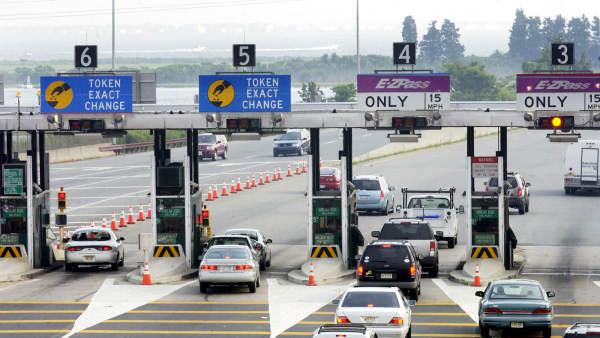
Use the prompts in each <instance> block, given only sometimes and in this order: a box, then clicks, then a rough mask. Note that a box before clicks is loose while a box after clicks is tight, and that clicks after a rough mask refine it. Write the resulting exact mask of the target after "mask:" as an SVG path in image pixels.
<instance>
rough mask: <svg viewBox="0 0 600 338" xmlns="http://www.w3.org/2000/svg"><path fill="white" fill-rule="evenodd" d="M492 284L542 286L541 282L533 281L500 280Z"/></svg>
mask: <svg viewBox="0 0 600 338" xmlns="http://www.w3.org/2000/svg"><path fill="white" fill-rule="evenodd" d="M492 284H535V285H541V283H540V282H538V281H536V280H533V279H499V280H497V281H494V282H492Z"/></svg>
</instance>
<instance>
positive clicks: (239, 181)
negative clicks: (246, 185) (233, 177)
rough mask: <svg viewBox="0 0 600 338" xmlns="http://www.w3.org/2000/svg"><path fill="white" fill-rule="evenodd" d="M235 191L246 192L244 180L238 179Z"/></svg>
mask: <svg viewBox="0 0 600 338" xmlns="http://www.w3.org/2000/svg"><path fill="white" fill-rule="evenodd" d="M235 190H237V191H243V190H244V189H242V180H241V179H240V178H239V177H238V180H237V184H236V186H235Z"/></svg>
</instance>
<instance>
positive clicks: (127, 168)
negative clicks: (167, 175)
mask: <svg viewBox="0 0 600 338" xmlns="http://www.w3.org/2000/svg"><path fill="white" fill-rule="evenodd" d="M131 169H137V168H130V167H124V168H117V169H112V170H110V171H107V172H108V173H109V174H112V173H115V172H121V171H126V170H131ZM97 174H98V173H97V172H93V173H89V174H81V175H75V176H69V178H71V179H72V178H74V177H75V178H76V177H79V178H81V177H88V178H89V177H90V176H94V175H97ZM110 177H111V176H104V177H103V178H110ZM55 180H61V178H55Z"/></svg>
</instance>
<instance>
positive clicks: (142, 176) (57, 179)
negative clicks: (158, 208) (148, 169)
mask: <svg viewBox="0 0 600 338" xmlns="http://www.w3.org/2000/svg"><path fill="white" fill-rule="evenodd" d="M109 178H114V176H88V177H86V179H89V180H103V179H109ZM118 178H119V179H121V178H148V179H149V178H150V175H123V176H119V177H118ZM80 179H81V177H78V176H72V177H61V178H54V179H52V180H53V181H71V180H80Z"/></svg>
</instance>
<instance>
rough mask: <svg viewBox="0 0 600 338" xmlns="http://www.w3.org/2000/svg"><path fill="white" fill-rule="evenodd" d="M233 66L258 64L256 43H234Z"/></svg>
mask: <svg viewBox="0 0 600 338" xmlns="http://www.w3.org/2000/svg"><path fill="white" fill-rule="evenodd" d="M233 66H234V67H254V66H256V45H233Z"/></svg>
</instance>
